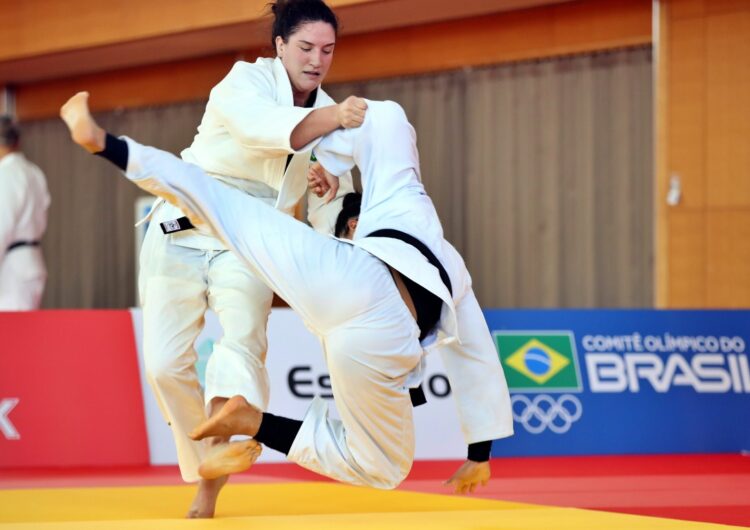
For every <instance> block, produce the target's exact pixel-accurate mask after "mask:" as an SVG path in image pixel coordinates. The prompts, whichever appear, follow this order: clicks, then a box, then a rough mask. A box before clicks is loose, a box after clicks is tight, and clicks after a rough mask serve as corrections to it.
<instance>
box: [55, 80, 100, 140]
mask: <svg viewBox="0 0 750 530" xmlns="http://www.w3.org/2000/svg"><path fill="white" fill-rule="evenodd" d="M60 117H61V118H62V119H63V121H64V122H65V125H67V126H68V129H69V130H70V136H71V137H72V138H73V141H74V142H75V143H77V144H78V145H80V146H81V147H83V148H84V149H85V150H86V151H88V152H89V153H98V152H99V151H103V150H104V145H105V139H106V132H105V131H104V129H102V128H101V127H99V126H98V125H97V124H96V122H95V121H94V118H92V117H91V113H90V112H89V93H88V92H79V93H78V94H76V95H75V96H73V97H72V98H70V99H69V100H68V101H66V102H65V104H64V105H63V106H62V107H60Z"/></svg>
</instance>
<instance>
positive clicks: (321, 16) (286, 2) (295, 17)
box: [268, 0, 339, 50]
mask: <svg viewBox="0 0 750 530" xmlns="http://www.w3.org/2000/svg"><path fill="white" fill-rule="evenodd" d="M268 5H269V7H270V8H271V13H272V14H273V26H272V27H271V47H272V48H273V49H274V50H276V37H281V38H282V40H283V41H284V42H289V37H290V36H291V35H292V34H294V33H295V32H296V31H297V30H298V29H299V27H300V26H301V25H302V24H306V23H308V22H326V23H328V24H330V25H331V27H332V28H333V33H334V34H335V35H336V36H338V33H339V21H338V19H337V18H336V15H335V14H334V13H333V10H332V9H331V8H330V7H328V6H327V5H326V3H325V2H323V0H276V2H273V3H271V4H268Z"/></svg>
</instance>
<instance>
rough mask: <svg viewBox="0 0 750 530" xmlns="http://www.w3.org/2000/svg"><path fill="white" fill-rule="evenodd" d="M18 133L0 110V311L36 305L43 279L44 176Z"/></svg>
mask: <svg viewBox="0 0 750 530" xmlns="http://www.w3.org/2000/svg"><path fill="white" fill-rule="evenodd" d="M20 137H21V135H20V133H19V130H18V127H17V126H16V125H15V124H14V123H13V120H12V119H11V118H10V117H8V116H0V311H29V310H33V309H39V305H40V304H41V300H42V292H43V291H44V283H45V281H46V280H47V269H46V268H45V267H44V258H43V256H42V249H41V247H40V240H41V239H42V236H43V235H44V231H45V229H46V228H47V209H48V208H49V204H50V197H49V192H48V191H47V181H46V180H45V178H44V173H42V170H41V169H39V167H37V166H36V165H35V164H33V163H31V162H29V161H28V160H27V159H26V157H25V156H24V155H23V153H22V152H21V151H20V150H19V141H20Z"/></svg>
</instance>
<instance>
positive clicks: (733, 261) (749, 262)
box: [706, 208, 750, 307]
mask: <svg viewBox="0 0 750 530" xmlns="http://www.w3.org/2000/svg"><path fill="white" fill-rule="evenodd" d="M706 217H707V221H708V224H707V227H708V229H707V234H708V238H707V246H706V252H707V254H708V256H709V258H710V259H709V260H708V267H707V285H708V287H709V288H708V289H707V300H706V301H707V305H708V306H709V307H748V305H750V303H748V301H750V209H748V208H744V209H739V210H736V211H727V210H721V211H711V212H709V213H708V215H707V216H706Z"/></svg>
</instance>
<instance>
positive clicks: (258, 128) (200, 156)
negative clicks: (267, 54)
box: [152, 57, 353, 250]
mask: <svg viewBox="0 0 750 530" xmlns="http://www.w3.org/2000/svg"><path fill="white" fill-rule="evenodd" d="M335 104H336V102H335V101H333V99H331V97H330V96H329V95H328V94H326V93H325V91H324V90H323V89H322V88H320V87H319V88H318V90H317V93H316V98H315V102H314V104H313V106H312V107H310V108H306V107H295V106H294V99H293V93H292V85H291V83H290V81H289V75H288V74H287V72H286V70H285V68H284V65H283V64H282V63H281V60H280V59H278V58H275V59H270V58H264V57H261V58H258V59H257V60H256V61H255V63H248V62H245V61H238V62H236V63H235V64H234V66H233V67H232V69H231V70H230V71H229V73H228V74H227V75H226V77H224V79H222V80H221V81H220V82H219V83H218V84H217V85H216V86H215V87H214V88H213V89H212V90H211V93H210V96H209V99H208V103H207V105H206V111H205V113H204V115H203V119H202V121H201V124H200V125H199V126H198V134H196V135H195V138H194V139H193V143H192V144H191V145H190V147H188V148H186V149H184V150H183V151H182V153H181V154H180V156H181V157H182V159H183V160H185V161H186V162H190V163H192V164H195V165H197V166H199V167H200V168H202V169H203V170H204V171H205V172H206V173H208V174H210V175H211V176H213V177H215V178H217V179H218V180H221V181H223V182H225V183H227V184H229V185H231V186H233V187H235V188H239V189H240V190H242V191H245V192H247V193H248V194H250V195H253V196H255V197H259V198H262V199H264V198H265V199H268V198H269V196H270V195H271V193H273V192H277V193H278V196H277V197H276V199H275V201H273V202H271V201H266V202H269V203H271V204H272V205H274V206H275V207H276V208H277V209H279V210H282V211H284V212H285V213H289V214H292V213H293V210H294V207H295V205H296V204H297V203H298V202H299V200H300V199H301V198H302V197H303V196H304V195H305V193H306V192H307V178H306V177H307V168H308V166H309V164H310V152H311V150H312V148H313V146H314V145H315V144H316V143H317V141H313V142H311V143H310V144H308V145H306V146H304V147H302V148H301V149H299V150H296V151H295V150H294V149H292V146H291V144H290V139H291V133H292V131H293V130H294V128H295V127H296V126H297V125H298V124H299V123H300V122H301V121H302V120H303V119H304V118H305V117H306V116H307V115H308V114H309V113H310V112H312V111H313V110H315V109H316V108H320V107H326V106H330V105H335ZM287 155H292V158H291V160H290V161H289V164H288V166H287ZM352 190H353V186H352V182H351V174H348V175H345V176H344V178H343V180H342V183H341V189H340V191H339V194H338V197H339V198H338V199H337V200H334V201H332V202H331V203H329V204H326V203H325V201H324V200H323V199H320V198H318V197H316V196H315V195H314V194H312V193H310V194H308V210H307V212H308V215H307V216H308V221H309V222H310V224H311V225H312V227H313V228H314V229H315V230H316V231H318V232H321V233H331V232H332V231H333V227H334V224H335V222H336V216H337V215H338V211H339V210H340V208H341V201H340V198H341V197H343V195H344V194H346V193H347V192H349V191H352ZM157 208H158V210H157ZM152 211H154V212H155V213H154V214H153V215H154V217H153V219H154V220H156V221H158V222H161V221H165V220H168V219H174V218H177V217H181V216H183V215H184V214H183V213H182V212H181V211H180V210H179V209H178V208H176V207H175V206H172V205H170V204H167V203H165V202H164V201H163V200H162V199H159V200H157V202H156V203H155V205H154V209H153V210H152ZM170 237H171V238H172V243H174V244H177V245H181V246H188V247H191V248H211V249H216V250H219V249H224V248H225V247H224V246H223V245H222V244H221V243H220V242H219V241H218V240H217V239H215V238H213V237H210V235H209V233H208V232H206V231H204V230H203V229H202V228H201V227H200V226H199V227H198V230H189V231H187V232H179V233H177V234H173V235H171V236H170Z"/></svg>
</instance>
